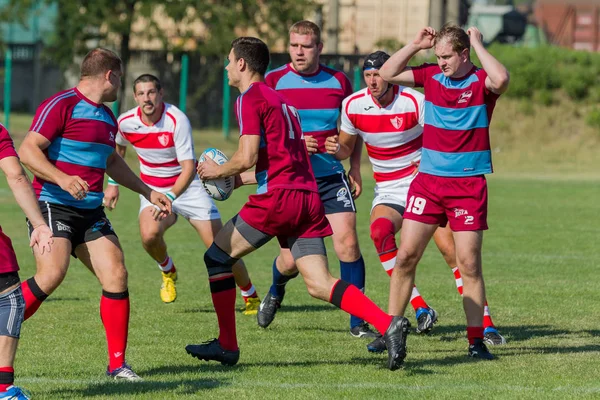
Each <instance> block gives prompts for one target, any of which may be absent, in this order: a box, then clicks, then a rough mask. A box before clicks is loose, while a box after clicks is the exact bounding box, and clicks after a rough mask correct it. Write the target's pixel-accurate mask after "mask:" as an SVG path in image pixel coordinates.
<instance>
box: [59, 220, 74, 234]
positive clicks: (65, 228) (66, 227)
mask: <svg viewBox="0 0 600 400" xmlns="http://www.w3.org/2000/svg"><path fill="white" fill-rule="evenodd" d="M56 229H58V230H59V231H61V232H62V231H64V232H69V233H73V229H72V228H71V227H70V226H69V225H67V224H64V223H62V222H60V221H56Z"/></svg>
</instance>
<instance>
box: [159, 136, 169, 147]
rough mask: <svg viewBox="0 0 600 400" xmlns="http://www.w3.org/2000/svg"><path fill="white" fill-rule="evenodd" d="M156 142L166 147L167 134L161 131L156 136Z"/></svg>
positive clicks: (167, 141)
mask: <svg viewBox="0 0 600 400" xmlns="http://www.w3.org/2000/svg"><path fill="white" fill-rule="evenodd" d="M158 142H159V143H160V144H162V145H163V147H167V146H168V145H169V134H168V133H163V134H162V135H160V136H159V137H158Z"/></svg>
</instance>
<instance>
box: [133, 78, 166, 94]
mask: <svg viewBox="0 0 600 400" xmlns="http://www.w3.org/2000/svg"><path fill="white" fill-rule="evenodd" d="M142 82H143V83H146V82H152V83H154V87H155V88H156V90H158V91H160V89H161V88H162V86H161V84H160V80H159V79H158V78H157V77H156V76H154V75H151V74H142V75H140V76H138V77H137V78H136V79H135V81H133V93H135V87H136V86H137V84H138V83H142Z"/></svg>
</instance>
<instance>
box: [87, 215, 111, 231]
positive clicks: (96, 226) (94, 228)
mask: <svg viewBox="0 0 600 400" xmlns="http://www.w3.org/2000/svg"><path fill="white" fill-rule="evenodd" d="M105 225H108V229H110V230H111V232H112V231H113V228H112V225H111V224H110V222H109V221H108V219H106V218H102V219H101V220H100V221H98V222H96V223H95V224H94V225H92V232H98V231H99V230H100V229H102V228H104V226H105Z"/></svg>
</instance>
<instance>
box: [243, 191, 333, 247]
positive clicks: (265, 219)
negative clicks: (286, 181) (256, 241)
mask: <svg viewBox="0 0 600 400" xmlns="http://www.w3.org/2000/svg"><path fill="white" fill-rule="evenodd" d="M239 215H240V217H242V219H243V220H244V221H245V222H246V223H247V224H248V225H250V226H251V227H253V228H254V229H257V230H259V231H261V232H264V233H266V234H267V235H271V236H277V239H279V243H280V244H281V245H282V247H287V238H291V237H298V238H319V237H321V238H322V237H326V236H331V235H332V234H333V231H332V230H331V226H329V221H328V220H327V218H326V217H325V209H324V208H323V203H322V202H321V198H320V197H319V194H318V193H316V192H310V191H308V190H293V189H272V190H269V191H268V192H267V193H264V194H254V195H251V196H250V197H249V198H248V202H247V203H246V204H245V205H244V206H243V207H242V209H241V210H240V213H239Z"/></svg>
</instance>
